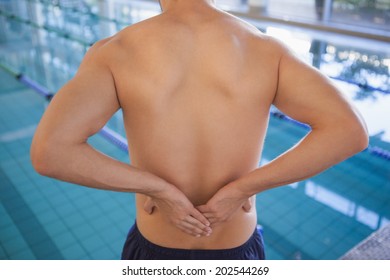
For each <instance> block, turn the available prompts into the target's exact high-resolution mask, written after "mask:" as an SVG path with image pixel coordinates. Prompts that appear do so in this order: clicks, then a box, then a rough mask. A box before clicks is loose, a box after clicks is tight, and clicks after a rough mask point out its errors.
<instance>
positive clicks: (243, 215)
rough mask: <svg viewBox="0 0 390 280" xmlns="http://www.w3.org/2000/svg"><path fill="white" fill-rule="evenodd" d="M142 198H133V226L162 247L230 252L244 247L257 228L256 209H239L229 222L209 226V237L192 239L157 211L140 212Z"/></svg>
mask: <svg viewBox="0 0 390 280" xmlns="http://www.w3.org/2000/svg"><path fill="white" fill-rule="evenodd" d="M143 198H144V197H143V196H141V195H137V226H138V229H139V231H140V232H141V234H142V235H143V236H144V237H145V238H146V239H147V240H149V241H150V242H152V243H154V244H156V245H159V246H163V247H166V248H178V249H192V250H202V249H205V250H207V249H209V250H217V249H230V248H235V247H238V246H241V245H242V244H244V243H245V242H246V241H247V240H248V239H249V238H250V236H251V235H252V234H253V231H254V230H255V228H256V225H257V216H256V206H255V205H253V208H252V210H251V211H250V212H249V213H248V212H245V211H244V210H241V209H239V210H238V211H237V212H236V213H235V214H234V216H233V217H232V219H231V220H229V221H228V222H225V223H223V224H219V225H218V226H215V227H212V229H213V233H212V234H211V235H210V236H202V237H193V236H190V235H188V234H186V233H184V232H182V231H181V230H179V229H178V228H176V227H175V226H174V225H172V224H170V223H168V222H166V219H164V217H163V215H164V213H161V212H159V211H156V212H154V213H153V214H152V215H149V214H147V213H146V212H145V211H144V210H143V202H144V199H143Z"/></svg>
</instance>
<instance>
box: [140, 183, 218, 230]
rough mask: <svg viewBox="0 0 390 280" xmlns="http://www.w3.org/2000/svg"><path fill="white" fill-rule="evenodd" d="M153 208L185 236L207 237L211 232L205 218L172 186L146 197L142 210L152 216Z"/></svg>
mask: <svg viewBox="0 0 390 280" xmlns="http://www.w3.org/2000/svg"><path fill="white" fill-rule="evenodd" d="M154 208H157V209H159V210H160V211H161V213H162V214H163V216H164V218H165V219H166V220H167V221H168V222H169V223H170V224H173V225H174V226H175V227H177V228H179V229H180V230H181V231H183V232H185V233H187V234H190V235H192V236H195V237H201V236H209V235H210V234H211V232H212V230H211V228H210V222H209V221H208V220H207V218H206V217H205V216H204V215H203V214H202V213H200V212H199V211H198V210H197V209H196V208H195V207H194V205H193V204H192V203H191V202H190V201H189V199H188V198H187V197H186V196H185V194H184V193H183V192H181V191H180V190H179V189H177V188H176V187H174V186H172V187H170V188H166V189H164V190H163V191H161V192H160V193H158V194H156V195H154V196H153V197H148V199H147V200H146V202H145V204H144V210H145V211H146V212H147V213H148V214H152V213H153V211H154Z"/></svg>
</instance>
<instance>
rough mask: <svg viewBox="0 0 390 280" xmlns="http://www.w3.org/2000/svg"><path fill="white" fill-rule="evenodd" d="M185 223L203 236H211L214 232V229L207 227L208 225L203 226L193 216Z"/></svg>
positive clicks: (187, 218)
mask: <svg viewBox="0 0 390 280" xmlns="http://www.w3.org/2000/svg"><path fill="white" fill-rule="evenodd" d="M184 222H186V223H188V224H189V225H191V226H189V227H190V228H192V229H193V230H195V231H196V232H197V233H201V234H202V235H209V234H211V232H212V229H211V227H210V226H206V225H204V224H202V223H201V222H199V221H198V220H197V219H195V218H194V217H192V216H188V217H186V219H185V220H184ZM198 229H199V230H198Z"/></svg>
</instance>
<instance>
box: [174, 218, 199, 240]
mask: <svg viewBox="0 0 390 280" xmlns="http://www.w3.org/2000/svg"><path fill="white" fill-rule="evenodd" d="M178 227H179V228H180V229H181V230H182V231H184V232H185V233H187V234H190V235H192V236H195V237H200V236H202V235H206V233H205V232H204V231H203V230H202V229H200V228H198V227H195V226H193V225H192V224H191V223H189V222H187V221H182V222H181V223H180V224H179V225H178Z"/></svg>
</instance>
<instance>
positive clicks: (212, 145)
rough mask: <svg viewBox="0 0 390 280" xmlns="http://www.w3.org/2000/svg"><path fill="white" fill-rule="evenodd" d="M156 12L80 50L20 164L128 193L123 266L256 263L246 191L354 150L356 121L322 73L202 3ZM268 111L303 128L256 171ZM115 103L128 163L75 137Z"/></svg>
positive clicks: (359, 130)
mask: <svg viewBox="0 0 390 280" xmlns="http://www.w3.org/2000/svg"><path fill="white" fill-rule="evenodd" d="M160 4H161V7H162V10H163V12H162V14H161V15H158V16H156V17H153V18H150V19H148V20H145V21H143V22H140V23H137V24H134V25H132V26H130V27H127V28H125V29H124V30H122V31H120V32H119V33H118V34H116V35H115V36H113V37H111V38H108V39H105V40H102V41H99V42H98V43H96V44H95V45H94V46H93V47H91V49H90V50H89V51H88V53H87V54H86V56H85V58H84V60H83V62H82V64H81V66H80V69H79V70H78V72H77V74H76V76H75V77H74V78H73V79H72V80H71V81H69V82H68V83H67V84H66V85H65V86H64V87H63V88H61V90H60V91H59V92H58V93H57V94H56V96H55V97H54V99H53V100H52V101H51V103H50V106H49V107H48V109H47V111H46V112H45V114H44V116H43V118H42V120H41V123H40V124H39V127H38V129H37V131H36V134H35V137H34V139H33V144H32V150H31V155H32V161H33V165H34V167H35V168H36V170H37V171H38V172H39V173H40V174H43V175H46V176H50V177H54V178H57V179H60V180H64V181H68V182H73V183H76V184H80V185H84V186H88V187H92V188H98V189H105V190H113V191H122V192H134V193H136V209H137V219H136V225H135V226H134V227H133V228H132V229H131V230H130V233H129V236H128V239H127V241H126V244H125V248H124V251H123V255H122V257H123V258H129V259H137V258H139V259H142V258H144V259H145V258H148V259H169V258H173V259H185V258H198V259H212V258H215V259H224V258H227V259H229V258H232V259H238V258H244V259H256V258H264V254H263V251H262V250H263V248H262V239H261V236H260V235H259V233H258V232H257V231H256V230H255V228H256V221H257V217H256V206H255V197H254V196H255V194H257V193H259V192H262V191H265V190H268V189H271V188H274V187H278V186H281V185H285V184H289V183H291V182H295V181H298V180H302V179H305V178H308V177H310V176H313V175H315V174H317V173H319V172H321V171H323V170H325V169H326V168H328V167H330V166H332V165H334V164H336V163H338V162H340V161H342V160H344V159H346V158H348V157H350V156H352V155H353V154H355V153H357V152H359V151H361V150H363V149H364V148H366V146H367V142H368V140H367V131H366V128H365V125H364V122H363V121H362V119H361V118H360V116H359V114H358V113H357V112H356V110H355V109H354V108H353V106H352V105H351V104H349V103H348V102H347V101H346V100H345V99H344V98H343V96H342V94H341V93H340V92H339V91H338V90H337V89H336V88H335V87H334V86H333V85H332V83H331V82H330V81H329V80H328V79H327V78H325V77H324V76H323V75H322V74H320V73H319V72H317V71H316V70H314V69H313V68H311V67H309V66H307V65H306V64H304V63H302V62H301V61H300V60H299V59H297V58H296V57H295V56H294V55H293V54H292V53H291V52H290V51H289V50H288V49H287V48H286V47H285V46H284V45H283V44H282V43H280V42H278V41H277V40H275V39H272V38H270V37H268V36H266V35H264V34H262V33H261V32H259V31H258V30H257V29H256V28H254V27H253V26H251V25H249V24H247V23H245V22H243V21H241V20H239V19H237V18H235V17H233V16H231V15H229V14H227V13H225V12H223V11H220V10H218V9H217V8H216V7H215V3H214V1H213V0H162V1H160ZM271 104H274V105H275V106H277V108H279V109H280V110H282V111H283V112H284V113H286V114H287V115H289V116H291V117H292V118H294V119H296V120H298V121H301V122H304V123H307V124H309V125H310V126H311V128H312V130H311V132H310V133H309V134H308V135H307V136H306V137H304V139H302V141H300V142H299V143H298V144H297V145H295V146H294V147H293V148H291V149H290V150H289V151H287V152H286V153H284V154H283V155H281V156H279V157H278V158H276V159H275V160H273V161H272V162H270V163H268V164H266V165H264V166H262V167H258V162H259V159H260V157H261V151H262V147H263V140H264V136H265V133H266V129H267V123H268V118H269V110H270V106H271ZM120 108H121V109H122V110H123V117H124V124H125V128H126V133H127V138H128V142H129V153H130V155H131V165H128V164H125V163H121V162H119V161H116V160H114V159H112V158H110V157H107V156H106V155H104V154H102V153H100V152H98V151H96V150H94V149H93V148H92V147H91V146H89V145H88V144H87V142H86V141H87V139H88V137H90V136H91V135H93V134H95V133H97V132H98V131H99V130H100V129H101V128H102V127H103V126H104V125H105V123H106V122H107V121H108V120H109V119H110V117H111V116H112V115H113V114H114V113H115V112H116V111H117V110H118V109H120Z"/></svg>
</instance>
